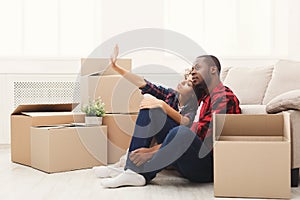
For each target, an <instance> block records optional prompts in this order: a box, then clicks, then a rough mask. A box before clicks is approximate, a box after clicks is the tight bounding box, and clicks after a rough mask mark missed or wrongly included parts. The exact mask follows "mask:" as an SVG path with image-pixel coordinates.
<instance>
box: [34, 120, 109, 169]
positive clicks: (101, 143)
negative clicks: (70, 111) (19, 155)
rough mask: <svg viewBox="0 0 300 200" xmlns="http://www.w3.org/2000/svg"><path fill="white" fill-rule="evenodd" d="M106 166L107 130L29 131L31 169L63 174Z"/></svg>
mask: <svg viewBox="0 0 300 200" xmlns="http://www.w3.org/2000/svg"><path fill="white" fill-rule="evenodd" d="M106 164H107V127H106V126H93V127H59V126H56V127H55V126H52V127H31V166H32V167H34V168H36V169H39V170H42V171H44V172H48V173H53V172H63V171H70V170H75V169H84V168H91V167H94V166H99V165H106Z"/></svg>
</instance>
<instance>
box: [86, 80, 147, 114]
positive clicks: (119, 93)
mask: <svg viewBox="0 0 300 200" xmlns="http://www.w3.org/2000/svg"><path fill="white" fill-rule="evenodd" d="M99 96H100V97H101V98H102V100H103V102H104V103H105V111H106V113H136V112H138V111H139V106H140V102H141V101H142V99H143V95H142V94H141V92H140V90H139V89H138V87H137V86H135V85H133V84H132V83H130V82H129V81H128V80H126V79H125V78H124V77H122V76H121V75H108V76H88V77H82V79H81V102H82V104H83V105H84V104H86V103H88V101H89V99H96V98H98V97H99Z"/></svg>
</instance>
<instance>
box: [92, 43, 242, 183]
mask: <svg viewBox="0 0 300 200" xmlns="http://www.w3.org/2000/svg"><path fill="white" fill-rule="evenodd" d="M118 52H119V50H118V46H116V47H115V51H114V55H113V56H112V58H111V65H112V68H113V69H114V70H115V71H117V72H118V73H120V74H121V75H122V76H124V77H125V78H126V79H128V80H129V81H131V82H132V83H133V84H135V85H136V86H137V87H139V88H140V90H141V92H142V93H143V94H146V93H148V94H151V95H153V96H154V97H153V98H144V100H143V101H142V102H141V105H140V112H139V114H138V118H137V120H136V126H135V129H134V133H133V137H132V139H131V143H130V147H129V150H128V155H127V159H126V164H125V167H124V168H122V169H120V168H116V165H112V166H100V167H94V168H93V169H94V172H95V174H96V175H97V176H98V177H102V178H104V177H105V178H106V179H103V180H102V181H101V184H102V185H103V186H104V187H108V188H114V187H120V186H143V185H145V184H147V183H149V182H150V181H151V180H152V179H153V178H154V177H155V176H156V174H157V173H158V172H160V171H161V170H163V169H164V168H166V167H168V166H173V167H174V168H175V169H176V170H177V171H178V172H179V173H180V174H181V175H182V176H183V177H184V178H187V179H188V180H190V181H193V182H212V181H213V154H212V149H213V144H212V123H210V122H211V120H212V113H217V114H220V113H223V114H225V113H228V114H239V113H241V109H240V107H239V100H238V99H237V97H236V96H235V95H234V94H233V92H232V91H231V90H230V89H229V88H228V87H226V86H224V85H223V84H222V83H221V81H220V77H219V75H220V71H221V65H220V62H219V60H218V59H217V58H216V57H215V56H211V55H202V56H199V57H197V58H196V60H195V62H194V65H193V67H192V69H191V71H190V73H189V74H186V76H185V80H183V81H182V82H180V83H179V84H178V86H177V88H176V90H173V89H170V88H168V89H167V88H164V87H161V86H156V85H155V84H153V83H151V82H149V81H147V80H145V79H143V78H142V77H140V76H138V75H136V74H133V73H131V72H129V71H126V70H125V69H123V68H122V67H120V66H118V65H117V64H116V60H117V56H118ZM198 106H199V110H200V112H199V113H197V116H196V117H195V115H196V111H197V110H198ZM198 114H199V116H198ZM194 118H195V119H194ZM153 138H155V139H156V142H157V145H154V146H152V147H150V144H151V141H152V139H153Z"/></svg>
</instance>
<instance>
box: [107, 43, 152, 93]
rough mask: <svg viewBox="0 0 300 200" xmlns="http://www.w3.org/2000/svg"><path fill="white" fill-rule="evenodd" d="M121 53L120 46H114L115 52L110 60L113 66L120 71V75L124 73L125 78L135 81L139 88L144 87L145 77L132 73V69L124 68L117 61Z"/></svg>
mask: <svg viewBox="0 0 300 200" xmlns="http://www.w3.org/2000/svg"><path fill="white" fill-rule="evenodd" d="M118 54H119V47H118V45H116V46H115V48H114V53H113V54H112V56H111V58H110V61H111V67H112V68H113V69H114V70H115V71H116V72H118V73H119V74H120V75H122V76H123V77H124V78H126V79H127V80H128V81H130V82H131V83H133V84H134V85H136V86H137V87H139V88H143V87H145V86H146V84H147V83H146V81H145V80H144V78H143V77H141V76H138V75H136V74H133V73H131V72H130V71H128V70H126V69H124V68H123V67H121V66H119V65H118V64H117V63H116V62H117V57H118Z"/></svg>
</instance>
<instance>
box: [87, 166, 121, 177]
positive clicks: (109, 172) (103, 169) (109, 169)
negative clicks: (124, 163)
mask: <svg viewBox="0 0 300 200" xmlns="http://www.w3.org/2000/svg"><path fill="white" fill-rule="evenodd" d="M93 171H94V173H95V175H96V177H98V178H109V177H116V176H118V175H119V174H121V173H122V172H124V169H123V168H115V167H113V166H98V167H93Z"/></svg>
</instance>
